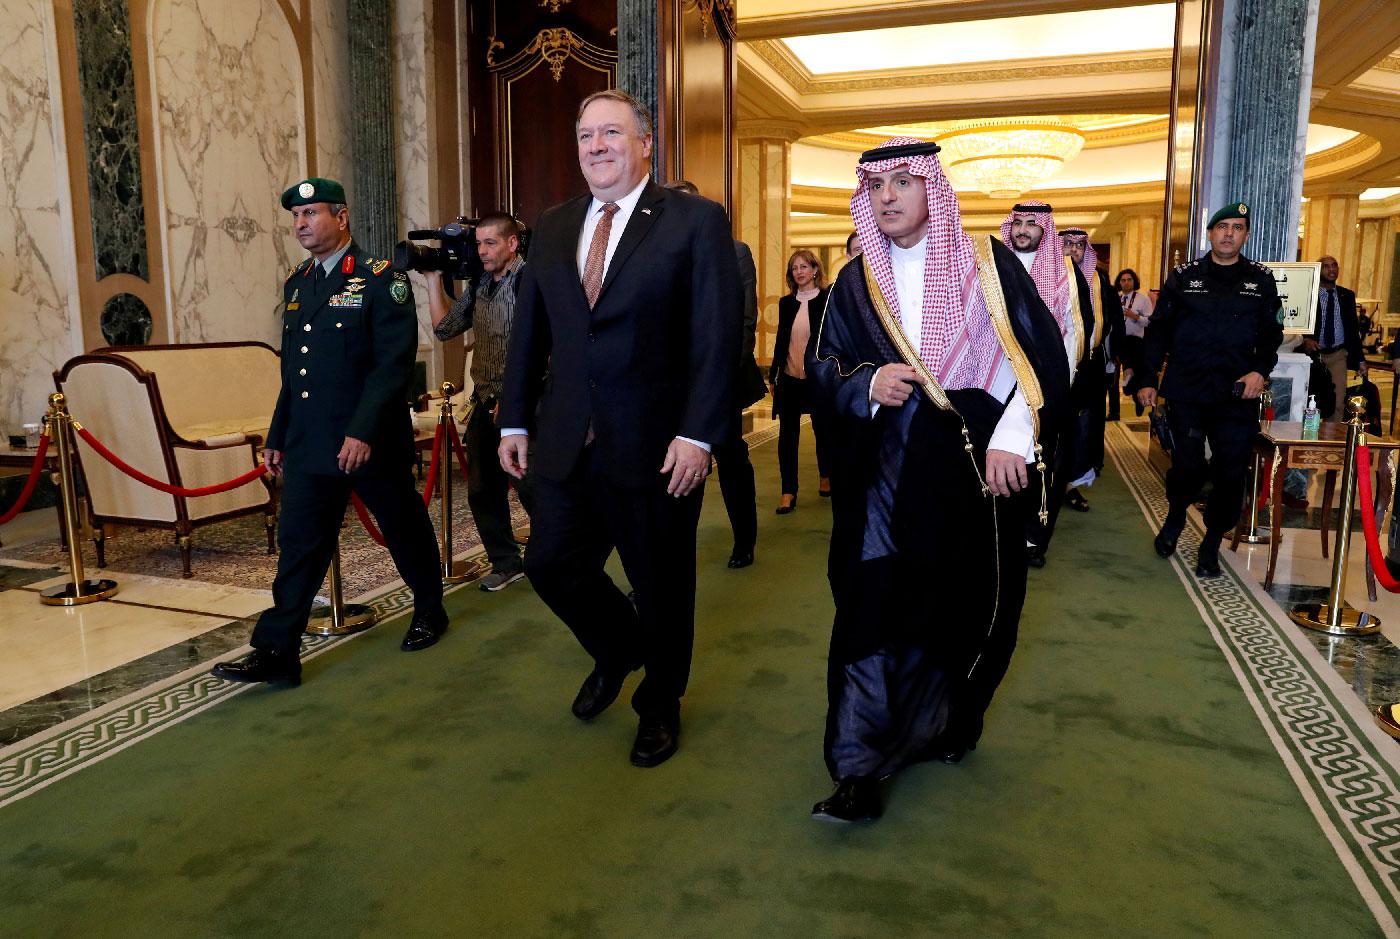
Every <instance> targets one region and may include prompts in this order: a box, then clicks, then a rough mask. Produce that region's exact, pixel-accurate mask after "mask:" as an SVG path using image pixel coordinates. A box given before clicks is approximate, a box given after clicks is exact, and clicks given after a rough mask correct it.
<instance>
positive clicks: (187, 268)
mask: <svg viewBox="0 0 1400 939" xmlns="http://www.w3.org/2000/svg"><path fill="white" fill-rule="evenodd" d="M151 43H152V57H153V61H154V67H155V68H154V70H155V82H154V89H153V91H154V100H155V104H156V107H157V109H158V116H159V136H160V145H159V156H160V188H161V208H162V211H163V218H164V231H163V233H162V234H163V237H164V239H165V260H166V277H167V297H168V300H169V303H170V310H171V317H170V319H171V323H172V328H173V331H174V336H173V337H172V338H173V341H176V342H209V341H223V340H236V339H260V340H263V341H267V342H274V343H275V342H276V340H277V337H278V332H279V327H280V320H279V318H278V317H279V309H278V307H279V303H280V301H281V292H280V287H281V284H282V279H283V277H284V276H285V274H286V271H287V269H288V268H289V267H291V265H292V264H293V263H295V262H296V261H298V260H300V258H301V257H302V256H303V252H302V250H301V247H300V245H298V244H297V242H296V240H295V239H294V238H293V237H292V234H291V229H290V226H289V222H288V216H287V213H286V212H285V211H283V209H282V207H281V205H280V204H279V203H278V196H279V195H281V193H282V191H283V190H284V189H285V188H286V187H287V186H288V185H289V184H291V183H293V182H295V181H296V180H297V179H299V178H300V177H301V176H302V175H303V161H302V148H303V142H302V130H301V128H302V123H303V119H302V104H301V89H300V86H301V69H300V65H299V58H298V53H297V46H296V41H295V39H294V37H293V34H292V31H291V28H290V26H289V24H288V23H287V21H286V18H285V17H284V16H283V14H282V12H281V10H280V9H279V7H278V4H277V2H276V0H248V2H245V3H237V4H232V3H225V2H223V0H157V2H156V3H155V4H154V5H153V8H152V12H151Z"/></svg>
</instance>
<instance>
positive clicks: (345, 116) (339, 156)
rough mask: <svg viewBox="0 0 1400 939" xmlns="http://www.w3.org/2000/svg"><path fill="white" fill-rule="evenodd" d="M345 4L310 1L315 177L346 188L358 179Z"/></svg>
mask: <svg viewBox="0 0 1400 939" xmlns="http://www.w3.org/2000/svg"><path fill="white" fill-rule="evenodd" d="M345 7H346V4H345V0H311V50H312V55H313V56H314V57H315V65H314V66H313V68H314V71H313V81H315V83H316V88H315V95H314V100H315V114H316V175H317V176H324V177H327V178H328V179H338V180H340V181H341V182H342V183H344V184H345V185H346V186H349V185H351V183H352V182H353V181H354V177H355V163H354V159H353V157H352V155H351V146H350V121H351V116H350V115H351V108H350V100H351V95H350V43H349V34H348V33H347V32H346V29H345V23H346V14H345Z"/></svg>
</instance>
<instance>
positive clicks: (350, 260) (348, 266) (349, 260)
mask: <svg viewBox="0 0 1400 939" xmlns="http://www.w3.org/2000/svg"><path fill="white" fill-rule="evenodd" d="M340 272H341V273H342V274H353V273H355V256H354V255H353V254H347V255H345V260H343V261H341V262H340Z"/></svg>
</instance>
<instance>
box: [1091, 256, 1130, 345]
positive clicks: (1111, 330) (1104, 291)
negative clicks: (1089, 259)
mask: <svg viewBox="0 0 1400 939" xmlns="http://www.w3.org/2000/svg"><path fill="white" fill-rule="evenodd" d="M1094 273H1096V274H1098V275H1099V293H1100V295H1101V296H1102V298H1103V299H1102V300H1101V301H1100V302H1101V303H1102V304H1103V341H1104V345H1105V347H1106V348H1107V349H1108V358H1110V359H1116V358H1117V357H1118V353H1119V352H1120V351H1121V349H1122V347H1123V336H1124V335H1125V327H1124V322H1123V301H1122V300H1121V299H1119V297H1118V289H1117V288H1116V287H1114V286H1113V285H1112V284H1111V283H1109V282H1108V275H1107V274H1105V273H1104V272H1103V271H1101V270H1098V269H1095V271H1094Z"/></svg>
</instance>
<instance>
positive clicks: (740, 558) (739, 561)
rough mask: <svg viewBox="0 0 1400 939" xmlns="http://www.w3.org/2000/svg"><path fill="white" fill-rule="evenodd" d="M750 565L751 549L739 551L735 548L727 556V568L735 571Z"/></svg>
mask: <svg viewBox="0 0 1400 939" xmlns="http://www.w3.org/2000/svg"><path fill="white" fill-rule="evenodd" d="M752 563H753V548H749V549H748V550H747V551H740V550H739V549H738V548H735V549H734V550H733V551H732V552H730V554H729V566H730V567H732V568H735V569H736V570H737V569H738V568H741V567H748V566H749V565H750V564H752Z"/></svg>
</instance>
